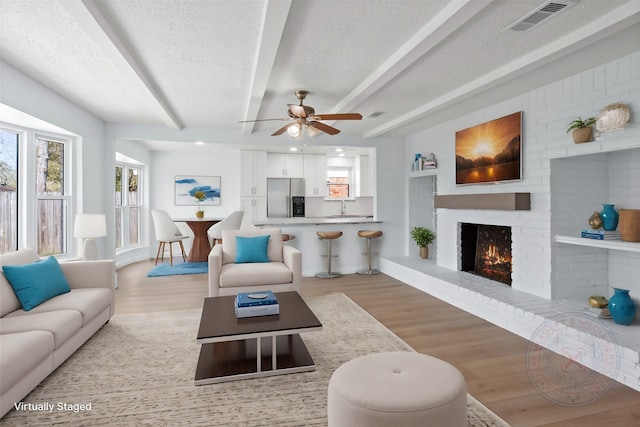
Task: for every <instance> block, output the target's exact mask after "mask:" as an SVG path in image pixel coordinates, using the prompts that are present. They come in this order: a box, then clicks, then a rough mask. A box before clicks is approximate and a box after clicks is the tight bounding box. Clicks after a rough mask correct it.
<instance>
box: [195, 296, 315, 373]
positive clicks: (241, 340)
mask: <svg viewBox="0 0 640 427" xmlns="http://www.w3.org/2000/svg"><path fill="white" fill-rule="evenodd" d="M276 298H277V299H278V304H280V314H278V315H273V316H258V317H247V318H244V319H238V318H236V315H235V311H234V299H235V296H233V295H232V296H223V297H211V298H205V300H204V307H203V309H202V318H201V319H200V329H199V330H198V337H197V342H198V344H202V347H201V348H200V357H199V358H198V366H197V368H196V375H195V384H196V385H203V384H213V383H220V382H225V381H234V380H239V379H247V378H260V377H267V376H272V375H281V374H290V373H295V372H308V371H313V370H315V368H316V367H315V364H314V363H313V359H312V358H311V355H310V354H309V351H308V350H307V347H306V346H305V345H304V341H302V338H301V337H300V333H302V332H313V331H321V330H322V324H321V323H320V321H319V320H318V318H317V317H316V316H315V314H313V312H312V311H311V309H309V307H307V304H305V302H304V300H303V299H302V298H301V297H300V295H299V294H298V293H297V292H295V291H294V292H277V293H276Z"/></svg>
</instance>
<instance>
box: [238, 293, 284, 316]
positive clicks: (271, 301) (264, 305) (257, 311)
mask: <svg viewBox="0 0 640 427" xmlns="http://www.w3.org/2000/svg"><path fill="white" fill-rule="evenodd" d="M235 310H236V317H237V318H238V319H241V318H244V317H255V316H271V315H273V314H280V305H279V304H278V299H277V298H276V296H275V295H274V294H273V292H271V291H257V292H241V293H239V294H238V295H236V301H235Z"/></svg>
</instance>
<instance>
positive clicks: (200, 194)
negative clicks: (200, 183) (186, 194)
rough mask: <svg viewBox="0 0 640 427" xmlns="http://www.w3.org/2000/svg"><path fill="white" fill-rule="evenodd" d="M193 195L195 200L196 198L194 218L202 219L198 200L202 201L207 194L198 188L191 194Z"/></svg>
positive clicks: (202, 214)
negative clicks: (196, 204)
mask: <svg viewBox="0 0 640 427" xmlns="http://www.w3.org/2000/svg"><path fill="white" fill-rule="evenodd" d="M193 197H195V198H196V200H198V210H197V211H196V218H199V219H202V218H204V211H203V210H201V209H200V202H202V201H204V199H206V198H207V196H206V195H205V194H204V191H199V190H198V191H196V193H195V194H194V195H193Z"/></svg>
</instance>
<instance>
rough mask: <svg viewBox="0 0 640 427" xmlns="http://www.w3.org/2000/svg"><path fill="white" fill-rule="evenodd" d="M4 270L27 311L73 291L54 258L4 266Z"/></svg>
mask: <svg viewBox="0 0 640 427" xmlns="http://www.w3.org/2000/svg"><path fill="white" fill-rule="evenodd" d="M2 270H3V271H4V276H5V277H6V278H7V280H8V281H9V283H10V284H11V287H12V288H13V291H14V292H15V294H16V296H17V297H18V301H20V304H21V305H22V308H23V309H24V310H25V311H29V310H31V309H33V308H34V307H36V306H38V305H40V304H42V303H43V302H45V301H46V300H48V299H50V298H53V297H55V296H56V295H60V294H64V293H67V292H69V291H71V288H70V287H69V283H68V282H67V279H66V278H65V277H64V274H63V273H62V269H61V268H60V264H58V261H57V260H56V259H55V258H54V257H53V256H50V257H49V258H47V259H44V260H41V261H36V262H34V263H33V264H22V265H3V266H2Z"/></svg>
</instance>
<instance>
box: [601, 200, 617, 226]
mask: <svg viewBox="0 0 640 427" xmlns="http://www.w3.org/2000/svg"><path fill="white" fill-rule="evenodd" d="M600 219H602V228H604V229H605V230H607V231H613V230H615V229H616V228H617V227H618V211H616V210H615V209H614V208H613V205H608V204H606V203H603V204H602V212H600Z"/></svg>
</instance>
